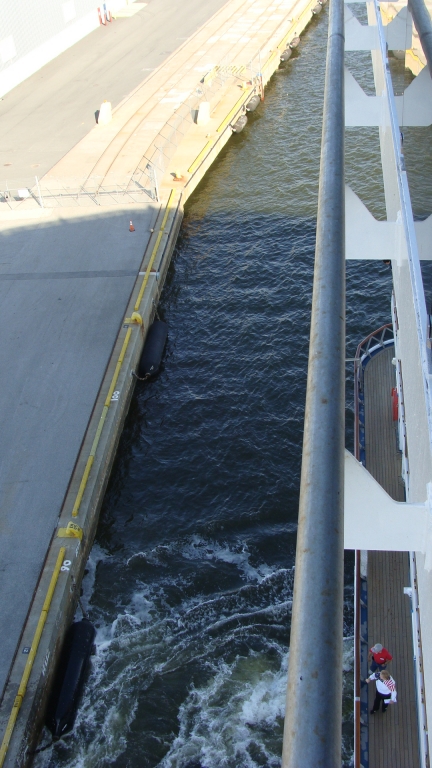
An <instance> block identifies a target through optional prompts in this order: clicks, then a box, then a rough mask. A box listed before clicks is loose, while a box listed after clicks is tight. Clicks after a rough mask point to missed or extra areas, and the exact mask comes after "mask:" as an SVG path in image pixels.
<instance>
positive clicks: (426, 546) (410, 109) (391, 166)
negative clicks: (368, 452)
mask: <svg viewBox="0 0 432 768" xmlns="http://www.w3.org/2000/svg"><path fill="white" fill-rule="evenodd" d="M346 1H347V2H350V0H346ZM393 5H396V4H394V3H393ZM366 6H367V13H368V21H369V24H368V25H361V24H360V23H359V21H358V20H357V19H356V18H355V17H354V16H353V14H352V13H351V11H350V9H349V8H348V7H347V6H345V8H346V12H345V46H346V50H370V51H371V55H372V64H373V72H374V80H375V89H376V95H375V96H367V95H366V94H365V93H364V91H363V90H362V89H361V87H360V86H359V84H358V83H357V82H356V80H355V79H354V77H353V76H352V74H351V73H350V72H348V71H346V78H345V97H346V112H345V115H346V125H349V126H378V128H379V136H380V145H381V157H382V169H383V178H384V192H385V203H386V211H387V221H385V222H378V221H376V220H375V219H374V217H373V216H372V215H371V214H370V212H369V211H368V210H367V208H366V207H365V206H364V205H363V203H362V202H361V201H360V200H359V198H358V197H357V196H356V195H355V194H354V192H353V191H352V190H351V189H348V188H347V193H346V256H347V258H350V259H364V258H368V259H391V263H392V271H393V284H394V299H393V308H392V314H393V326H394V334H395V357H396V359H395V361H394V362H395V365H396V380H397V386H398V391H399V401H401V400H402V401H403V405H404V407H403V409H400V410H399V419H400V424H399V435H400V436H402V438H403V441H405V443H406V444H407V447H408V451H407V454H408V455H407V458H406V457H405V459H404V461H405V464H404V466H403V468H402V473H403V476H404V477H405V478H406V479H408V477H409V482H406V496H407V503H406V504H400V503H397V502H394V501H393V500H392V499H390V497H389V496H387V494H386V493H385V492H384V491H383V489H382V488H381V487H380V486H379V485H378V483H376V481H375V480H374V479H373V478H372V476H371V475H369V473H368V472H367V471H366V470H365V469H364V468H363V467H362V466H361V465H360V464H359V462H357V461H356V459H354V458H353V457H352V456H351V455H347V457H346V477H345V490H346V500H345V547H346V548H350V549H351V548H353V549H357V550H358V549H377V548H378V547H377V539H379V537H377V536H376V530H377V526H378V528H380V527H381V526H383V529H382V530H383V531H384V530H385V532H386V533H385V536H384V537H383V538H382V541H383V547H382V548H383V549H384V548H385V549H386V550H392V549H393V550H395V551H406V550H410V570H411V587H410V588H408V592H407V593H408V594H409V595H410V596H411V599H412V609H413V636H414V637H413V639H414V657H415V669H416V683H417V697H418V719H419V744H420V761H421V765H422V766H425V767H426V766H428V765H429V748H428V737H427V722H428V720H429V722H432V643H431V642H430V641H429V638H430V636H431V633H432V492H431V488H432V486H431V481H432V389H431V388H432V356H431V348H430V327H429V320H428V313H427V310H426V303H425V296H424V290H423V281H422V275H421V269H420V259H431V258H432V216H430V217H429V218H428V219H426V220H425V221H421V222H414V219H413V214H412V207H411V200H410V193H409V188H408V180H407V174H406V170H405V160H404V155H403V149H402V145H401V127H402V126H427V125H431V124H432V80H431V77H430V74H429V71H428V68H427V67H425V68H424V69H423V70H422V71H421V73H420V74H419V75H418V76H417V77H416V78H415V80H414V81H413V82H412V84H411V85H410V86H409V87H408V88H407V89H406V90H405V93H404V95H403V96H398V97H395V96H394V94H393V87H392V81H391V75H390V68H389V63H388V58H387V50H388V48H390V49H397V50H406V49H408V48H410V47H411V39H412V21H411V14H410V13H409V11H408V9H407V8H406V4H405V3H398V4H397V5H396V8H399V9H400V10H399V12H398V14H397V16H396V17H395V19H394V20H393V21H392V22H391V23H390V24H388V25H387V26H386V27H384V26H383V23H382V19H381V13H380V9H379V6H378V3H377V2H376V0H372V1H371V2H367V3H366ZM365 498H367V509H366V505H365V504H364V503H363V501H362V499H365ZM369 516H371V517H372V518H373V526H371V525H370V524H368V519H369ZM384 527H385V528H384ZM372 531H375V532H374V533H373V536H372V535H370V533H371V532H372ZM368 532H369V533H368ZM422 638H423V643H422Z"/></svg>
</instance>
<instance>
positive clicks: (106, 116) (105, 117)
mask: <svg viewBox="0 0 432 768" xmlns="http://www.w3.org/2000/svg"><path fill="white" fill-rule="evenodd" d="M111 120H112V111H111V102H110V101H104V102H102V104H101V107H100V110H99V117H98V124H99V125H107V124H108V123H110V122H111Z"/></svg>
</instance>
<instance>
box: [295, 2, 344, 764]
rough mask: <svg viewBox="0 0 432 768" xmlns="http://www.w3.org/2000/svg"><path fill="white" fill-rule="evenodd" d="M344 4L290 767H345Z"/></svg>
mask: <svg viewBox="0 0 432 768" xmlns="http://www.w3.org/2000/svg"><path fill="white" fill-rule="evenodd" d="M344 240H345V208H344V3H343V0H331V3H330V14H329V31H328V46H327V61H326V77H325V88H324V110H323V131H322V145H321V166H320V179H319V194H318V217H317V237H316V249H315V269H314V285H313V297H312V316H311V332H310V347H309V366H308V378H307V392H306V411H305V425H304V438H303V458H302V470H301V485H300V503H299V519H298V534H297V552H296V566H295V580H294V597H293V611H292V622H291V639H290V652H289V668H288V687H287V703H286V715H285V728H284V741H283V755H282V766H283V768H305V766H313V768H320V767H325V768H337V766H340V765H341V742H342V654H343V583H344V582H343V578H344V568H343V563H344V542H343V514H344V507H343V504H344V494H343V483H344V440H345V245H344Z"/></svg>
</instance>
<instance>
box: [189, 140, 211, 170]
mask: <svg viewBox="0 0 432 768" xmlns="http://www.w3.org/2000/svg"><path fill="white" fill-rule="evenodd" d="M212 144H213V139H210V141H208V142H207V144H206V145H205V147H204V149H202V150H201V152H200V153H199V155H198V156H197V157H196V158H195V160H194V161H193V163H192V165H191V166H190V168H188V173H193V172H194V170H195V169H196V168H197V167H198V166H199V164H200V162H201V160H202V159H203V158H204V157H205V156H206V154H207V152H208V151H209V149H210V147H211V145H212Z"/></svg>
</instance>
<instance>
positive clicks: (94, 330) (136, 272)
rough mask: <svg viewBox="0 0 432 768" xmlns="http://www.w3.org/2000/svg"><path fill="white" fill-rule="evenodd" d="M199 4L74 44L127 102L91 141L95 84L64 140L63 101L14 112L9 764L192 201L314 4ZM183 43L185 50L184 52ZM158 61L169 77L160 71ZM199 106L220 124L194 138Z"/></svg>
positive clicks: (19, 754) (8, 421)
mask: <svg viewBox="0 0 432 768" xmlns="http://www.w3.org/2000/svg"><path fill="white" fill-rule="evenodd" d="M188 3H189V5H188V7H189V6H190V8H189V10H190V15H189V16H188V21H185V20H184V13H185V5H184V4H183V5H182V9H181V11H179V10H178V9H177V8H178V6H175V7H174V3H173V0H164V2H163V3H161V5H162V7H163V8H164V9H165V11H166V18H169V21H170V24H171V27H170V30H171V32H170V33H169V34H168V31H167V28H166V26H165V22H164V21H163V19H165V16H164V15H163V14H162V15H160V16H159V26H158V24H154V28H153V32H152V34H153V37H151V36H149V33H148V26H146V27H145V30H146V31H144V25H143V27H142V29H141V32H140V34H138V32H137V25H138V24H141V20H147V19H146V17H145V14H146V13H148V11H147V9H143V10H142V11H140V12H139V13H138V14H136V15H135V16H132V17H131V18H129V19H119V20H118V23H119V24H121V25H122V26H121V27H119V29H120V32H121V35H120V32H119V38H121V40H120V39H117V45H113V44H112V43H110V38H109V36H108V35H110V34H112V35H113V34H114V33H112V32H111V31H109V33H108V35H107V36H106V38H105V40H104V41H103V42H101V40H102V38H101V34H102V33H104V32H106V31H107V30H105V29H103V30H101V31H99V30H97V31H96V32H95V33H92V34H91V35H90V36H89V37H88V38H86V39H85V40H82V41H81V42H80V43H79V44H78V46H79V47H80V52H81V55H82V56H84V57H85V56H88V57H91V56H93V51H94V45H95V44H96V45H97V46H99V48H98V51H99V55H100V56H101V57H102V59H103V62H104V66H103V67H101V68H100V74H101V75H104V73H105V72H106V71H107V69H109V71H110V72H112V73H113V81H114V83H115V87H114V86H113V91H112V93H113V94H114V95H111V94H110V93H108V92H107V93H106V94H105V93H104V94H103V96H104V97H105V98H108V99H111V102H112V106H113V117H112V120H111V121H110V122H109V123H108V124H106V125H103V126H102V125H97V124H94V125H93V127H92V128H91V130H89V121H91V120H93V121H94V115H93V113H94V111H95V109H96V108H97V107H98V106H100V104H99V102H100V101H101V95H102V94H101V93H100V92H99V97H98V101H97V102H96V103H95V99H94V98H92V97H90V96H89V94H88V83H87V84H86V85H85V87H84V88H80V87H78V86H77V84H76V82H75V81H73V82H74V91H73V97H72V99H71V103H70V104H69V103H68V105H67V108H66V105H65V110H66V114H67V123H68V127H67V130H66V129H65V130H64V131H62V129H61V126H62V123H61V121H60V122H56V120H57V118H53V119H54V122H53V126H54V133H52V130H51V129H49V130H48V128H47V120H48V119H49V109H54V105H55V94H56V91H55V89H52V92H50V98H51V99H52V100H51V101H50V98H48V99H47V102H46V104H45V102H44V101H43V99H41V100H40V102H37V101H35V99H36V97H35V96H34V95H32V92H31V84H30V85H29V81H26V82H25V83H22V84H21V85H20V86H18V88H17V89H15V90H16V92H18V91H21V93H22V94H24V93H25V89H26V88H28V92H27V97H26V98H27V104H28V107H29V116H28V120H27V122H26V125H24V124H23V122H22V120H21V119H20V114H21V113H20V110H21V108H22V103H23V100H20V98H19V97H18V96H17V94H16V93H15V91H12V92H11V93H10V94H8V96H7V99H6V100H5V102H4V103H5V105H6V106H8V103H9V106H8V112H7V119H6V123H5V125H6V127H5V128H4V129H3V130H4V131H5V134H4V135H6V136H8V137H9V138H8V142H9V146H8V145H7V143H6V144H5V143H4V142H3V146H4V147H5V149H2V151H1V153H0V158H1V159H2V166H3V169H2V170H3V171H5V170H6V169H7V170H8V174H9V168H11V169H13V168H15V169H18V170H19V173H17V176H18V178H17V177H15V179H14V180H13V181H12V182H8V186H7V187H6V186H5V182H1V184H2V186H1V187H0V232H1V235H2V238H1V240H2V245H1V259H0V291H1V297H2V301H1V302H0V313H1V321H2V322H1V327H2V333H1V336H0V359H1V363H2V365H1V393H2V394H1V398H0V418H1V422H2V435H3V441H2V459H1V469H0V488H1V497H2V508H1V516H0V563H1V571H2V586H3V589H2V590H1V593H0V630H1V641H0V643H1V646H0V647H1V653H0V692H1V695H2V699H1V704H0V736H1V739H3V743H2V747H1V751H0V766H1V765H2V764H4V765H6V766H23V765H26V764H28V763H29V762H30V760H31V755H30V753H31V750H32V748H33V747H34V744H35V740H36V739H37V735H38V732H39V729H40V726H41V724H42V722H43V718H44V706H45V699H46V695H47V691H48V690H49V686H50V683H51V680H52V677H53V673H54V667H55V661H56V658H57V655H58V651H59V648H60V647H61V642H62V640H63V636H64V632H65V629H66V627H67V625H68V623H69V621H70V620H71V618H72V616H73V613H74V610H75V606H76V587H75V585H76V584H79V583H80V581H81V578H82V574H83V570H84V567H85V563H86V560H87V557H88V554H89V551H90V548H91V545H92V542H93V538H94V534H95V530H96V526H97V520H98V513H99V509H100V504H101V502H102V499H103V495H104V491H105V487H106V483H107V480H108V477H109V472H110V468H111V465H112V461H113V459H114V456H115V451H116V447H117V442H118V439H119V436H120V433H121V429H122V425H123V421H124V418H125V415H126V413H127V410H128V406H129V402H130V398H131V395H132V392H133V387H134V381H135V379H134V378H133V375H132V372H133V371H134V370H135V368H136V365H137V362H138V360H139V356H140V353H141V350H142V346H143V343H144V340H145V336H146V333H147V329H148V327H149V324H150V323H151V321H152V319H153V316H154V312H155V306H156V304H157V301H158V299H159V296H160V293H161V290H162V287H163V284H164V279H165V276H166V272H167V269H168V266H169V262H170V257H171V253H172V250H173V248H174V245H175V241H176V238H177V234H178V231H179V228H180V225H181V221H182V216H183V207H184V204H185V201H186V200H187V198H188V196H189V195H190V194H191V193H192V192H193V190H194V189H195V188H196V186H197V184H198V183H199V182H200V180H201V179H202V178H203V176H204V174H205V173H206V171H207V170H208V168H209V167H210V165H211V163H212V162H213V161H214V159H215V158H216V157H217V155H218V154H219V152H220V151H221V149H222V147H223V146H224V145H225V144H226V142H227V141H228V140H229V138H230V137H231V135H232V129H231V126H232V125H233V123H234V122H235V121H236V120H237V119H238V117H239V116H240V115H242V114H243V113H244V108H245V105H246V104H247V102H248V101H249V100H250V98H251V97H252V96H253V95H254V94H257V93H259V94H260V95H264V94H265V85H266V83H267V82H268V80H269V79H270V77H271V75H272V74H273V72H274V71H275V70H276V69H277V67H278V66H279V61H280V53H281V52H282V51H283V50H284V48H285V47H286V46H287V44H288V43H289V42H290V40H291V39H293V38H294V37H296V36H297V35H299V34H300V33H301V31H302V30H303V29H304V28H305V26H306V25H307V24H308V23H309V21H310V19H311V17H312V14H311V8H312V7H313V5H314V4H315V0H312V2H309V1H308V0H297V2H296V1H295V0H260V2H257V0H230V1H229V2H228V3H226V4H224V5H222V4H221V3H219V4H216V5H215V4H214V3H212V4H210V3H207V4H202V3H201V4H200V8H199V11H198V7H197V8H195V5H196V6H198V4H197V3H195V5H194V0H188ZM218 6H219V7H218ZM152 7H153V4H152V3H150V4H149V6H148V8H149V9H151V8H152ZM215 10H216V12H215V13H214V11H215ZM212 13H213V15H211V14H212ZM175 14H178V16H177V17H176V15H175ZM186 15H187V14H186ZM192 18H193V19H195V20H196V23H195V25H194V23H193V22H192V21H191V19H192ZM116 23H117V22H113V25H114V24H116ZM200 24H201V26H200ZM112 29H113V30H115V26H113V27H112ZM122 29H123V31H122ZM174 29H177V31H178V32H181V31H182V30H183V31H184V32H185V35H184V36H185V37H186V38H187V39H186V40H184V41H180V40H177V45H176V48H175V49H174V47H173V41H172V39H171V38H172V32H173V30H174ZM128 30H129V32H128ZM100 33H101V34H100ZM129 34H132V35H134V38H133V39H134V44H135V45H136V46H137V47H138V46H139V50H140V57H141V60H140V63H141V64H142V65H148V67H147V66H141V69H144V70H147V69H149V70H151V71H150V72H147V74H146V75H145V79H144V80H143V81H142V82H136V80H137V78H138V76H139V73H138V69H137V67H136V66H135V68H134V71H133V72H131V71H130V70H129V68H128V67H123V66H122V65H121V64H119V61H118V59H121V56H122V54H123V53H124V52H125V51H126V49H127V40H128V35H129ZM97 35H99V37H97V39H96V36H97ZM166 35H167V36H168V38H169V41H168V40H166V37H165V36H166ZM122 36H123V37H122ZM164 45H166V48H165V47H164ZM86 46H88V49H87V48H86ZM110 46H111V47H110ZM152 46H153V48H152ZM158 46H159V49H162V51H161V50H158ZM141 50H142V55H141ZM73 51H74V49H70V50H69V51H67V52H66V53H65V54H62V56H60V57H58V59H56V60H55V61H53V62H51V63H50V64H49V65H47V67H46V68H44V69H43V70H41V71H40V72H39V73H37V74H36V75H33V76H32V78H30V80H31V81H33V80H34V82H35V83H38V88H42V86H41V82H42V81H43V79H44V71H45V70H47V72H48V70H49V72H50V73H51V75H50V77H51V78H54V80H55V81H56V82H57V83H58V84H60V83H61V82H62V78H63V81H64V82H65V83H68V82H70V81H71V66H72V63H73V62H74V66H75V67H77V66H78V62H77V59H76V58H74V55H73ZM167 51H169V54H167ZM110 53H111V56H112V58H111V59H110ZM157 56H160V59H162V58H163V59H164V60H163V64H161V65H159V66H156V68H155V69H153V67H152V66H151V65H152V64H156V58H157ZM116 57H117V58H116ZM74 71H77V70H76V69H75V70H74ZM54 73H55V77H54ZM116 77H117V79H116ZM48 79H49V78H48ZM72 80H73V78H72ZM49 81H50V82H52V81H51V80H50V79H49ZM105 86H106V91H108V90H109V83H108V80H106V81H105ZM125 88H128V89H129V90H130V93H128V95H125V96H124V97H123V98H121V95H122V91H123V90H125ZM81 91H82V93H81ZM8 100H9V102H8ZM24 101H25V99H24ZM203 102H206V103H209V104H210V118H209V119H208V121H205V124H198V123H200V122H201V121H198V123H197V122H196V117H197V112H198V110H199V109H200V104H201V103H203ZM37 103H39V107H37ZM74 104H75V107H74V106H73V105H74ZM32 105H33V106H32ZM47 105H48V106H47ZM258 108H259V107H258ZM32 109H35V116H34V123H33V125H34V128H33V127H32ZM44 110H45V111H44ZM89 111H90V112H91V118H90V117H89V114H88V113H89ZM202 111H204V112H205V110H202ZM84 113H85V115H86V117H85V120H84V123H82V121H81V117H83V114H84ZM81 123H82V124H81ZM82 125H84V127H85V128H86V132H85V134H84V130H83V127H82ZM26 126H27V127H26ZM45 129H46V130H45ZM32 130H34V132H36V134H37V137H38V138H37V140H36V141H35V142H34V143H33V144H32V140H31V137H32V135H34V134H32ZM57 131H58V133H59V140H58V141H57V140H56V132H57ZM44 133H45V135H44ZM16 147H17V148H18V149H17V151H15V148H16ZM11 153H12V154H11ZM10 157H12V158H13V160H10V159H8V158H10ZM9 162H12V163H13V164H12V166H9V165H7V164H8V163H9ZM33 165H39V167H40V169H41V172H40V173H39V174H38V179H37V183H36V182H35V180H34V176H32V174H30V173H29V171H30V169H31V170H34V169H33V168H32V166H33ZM14 172H15V171H13V170H12V171H11V178H12V174H13V173H14ZM130 221H132V222H133V228H134V231H130Z"/></svg>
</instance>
